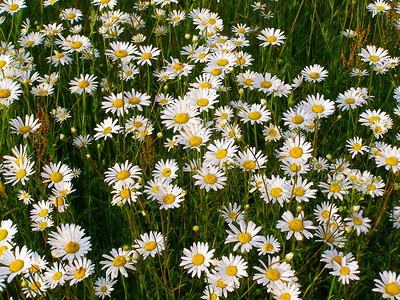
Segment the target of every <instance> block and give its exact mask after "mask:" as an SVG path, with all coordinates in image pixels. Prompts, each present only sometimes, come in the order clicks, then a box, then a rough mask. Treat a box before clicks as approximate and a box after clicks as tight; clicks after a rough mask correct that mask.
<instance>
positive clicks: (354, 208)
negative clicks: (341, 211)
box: [352, 205, 361, 212]
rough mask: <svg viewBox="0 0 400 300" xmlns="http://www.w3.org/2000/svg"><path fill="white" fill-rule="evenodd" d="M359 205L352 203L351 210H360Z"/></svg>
mask: <svg viewBox="0 0 400 300" xmlns="http://www.w3.org/2000/svg"><path fill="white" fill-rule="evenodd" d="M360 208H361V207H360V205H354V206H353V207H352V210H353V212H359V211H360Z"/></svg>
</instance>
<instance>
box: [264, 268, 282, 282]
mask: <svg viewBox="0 0 400 300" xmlns="http://www.w3.org/2000/svg"><path fill="white" fill-rule="evenodd" d="M265 276H266V277H267V278H268V279H269V280H271V281H276V280H278V279H279V278H281V273H279V271H278V270H276V269H269V270H268V271H267V273H265Z"/></svg>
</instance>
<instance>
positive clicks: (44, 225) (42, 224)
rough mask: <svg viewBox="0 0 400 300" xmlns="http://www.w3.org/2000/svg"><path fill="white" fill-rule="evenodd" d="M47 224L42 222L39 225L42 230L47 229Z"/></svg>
mask: <svg viewBox="0 0 400 300" xmlns="http://www.w3.org/2000/svg"><path fill="white" fill-rule="evenodd" d="M47 225H48V224H47V222H41V223H40V224H39V228H40V229H45V228H46V227H47Z"/></svg>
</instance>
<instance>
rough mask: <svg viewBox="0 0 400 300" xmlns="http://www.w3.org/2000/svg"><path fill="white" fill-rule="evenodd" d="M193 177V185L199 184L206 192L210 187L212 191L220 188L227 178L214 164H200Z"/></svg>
mask: <svg viewBox="0 0 400 300" xmlns="http://www.w3.org/2000/svg"><path fill="white" fill-rule="evenodd" d="M193 179H196V181H195V185H199V186H200V188H201V189H203V188H205V189H206V191H207V192H209V191H210V189H213V190H214V191H217V190H219V189H222V188H223V187H224V185H225V181H226V180H227V178H226V176H225V173H224V172H223V171H222V170H221V169H219V168H217V167H214V166H202V167H201V170H199V171H198V172H197V174H196V175H194V176H193Z"/></svg>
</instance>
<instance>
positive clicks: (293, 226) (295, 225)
mask: <svg viewBox="0 0 400 300" xmlns="http://www.w3.org/2000/svg"><path fill="white" fill-rule="evenodd" d="M289 229H290V230H293V231H296V232H299V231H302V230H303V221H301V220H298V219H293V220H292V221H290V222H289Z"/></svg>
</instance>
